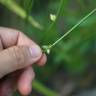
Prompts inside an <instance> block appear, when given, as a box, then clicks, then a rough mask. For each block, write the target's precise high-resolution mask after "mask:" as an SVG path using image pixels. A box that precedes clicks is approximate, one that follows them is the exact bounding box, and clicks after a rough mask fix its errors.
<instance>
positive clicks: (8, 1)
mask: <svg viewBox="0 0 96 96" xmlns="http://www.w3.org/2000/svg"><path fill="white" fill-rule="evenodd" d="M0 3H1V4H2V5H4V6H6V7H7V8H8V9H10V10H11V11H12V12H14V13H15V14H17V15H18V16H19V17H21V18H22V19H25V20H26V16H27V12H26V11H25V10H24V9H23V8H22V7H20V6H19V5H18V4H17V3H16V2H15V1H14V0H0ZM27 17H28V19H27V20H28V22H29V23H30V24H31V25H32V26H33V27H35V28H37V29H40V30H42V29H43V26H41V25H40V24H39V23H38V22H37V21H35V20H34V18H33V17H32V16H30V15H28V16H27Z"/></svg>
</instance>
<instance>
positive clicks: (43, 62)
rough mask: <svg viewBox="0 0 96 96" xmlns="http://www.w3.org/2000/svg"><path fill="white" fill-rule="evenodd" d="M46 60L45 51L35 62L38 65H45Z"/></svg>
mask: <svg viewBox="0 0 96 96" xmlns="http://www.w3.org/2000/svg"><path fill="white" fill-rule="evenodd" d="M46 61H47V56H46V54H45V53H43V54H42V56H41V58H40V59H39V61H37V64H38V65H39V66H43V65H45V63H46Z"/></svg>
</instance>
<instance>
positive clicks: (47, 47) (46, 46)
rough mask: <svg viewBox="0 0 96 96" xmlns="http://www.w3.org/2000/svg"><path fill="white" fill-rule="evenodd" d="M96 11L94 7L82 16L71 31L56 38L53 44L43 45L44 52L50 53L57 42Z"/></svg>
mask: <svg viewBox="0 0 96 96" xmlns="http://www.w3.org/2000/svg"><path fill="white" fill-rule="evenodd" d="M95 11H96V8H95V9H93V10H92V11H91V12H90V13H89V14H87V15H86V16H85V17H84V18H82V19H81V20H80V21H79V22H78V23H77V24H76V25H74V26H73V27H72V28H71V29H70V30H69V31H67V32H66V33H65V34H64V35H63V36H61V37H60V38H59V39H58V40H56V41H55V42H54V43H53V44H50V45H44V46H42V48H43V50H44V52H46V53H47V54H49V53H50V49H51V48H53V47H54V46H55V45H56V44H57V43H59V42H60V41H61V40H62V39H64V38H65V37H66V36H67V35H69V34H70V33H71V32H72V31H73V30H74V29H75V28H77V27H78V26H79V25H80V24H81V23H83V22H84V21H85V20H86V19H87V18H88V17H90V16H91V15H92V14H93V13H94V12H95Z"/></svg>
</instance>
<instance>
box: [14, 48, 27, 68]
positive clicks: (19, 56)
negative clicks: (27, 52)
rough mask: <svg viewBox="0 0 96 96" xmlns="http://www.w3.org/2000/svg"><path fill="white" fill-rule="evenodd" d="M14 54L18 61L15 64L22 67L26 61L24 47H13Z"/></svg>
mask: <svg viewBox="0 0 96 96" xmlns="http://www.w3.org/2000/svg"><path fill="white" fill-rule="evenodd" d="M13 54H14V59H15V61H16V64H15V66H16V67H17V68H21V67H22V65H23V64H24V62H25V56H24V54H23V51H22V49H21V48H20V47H13Z"/></svg>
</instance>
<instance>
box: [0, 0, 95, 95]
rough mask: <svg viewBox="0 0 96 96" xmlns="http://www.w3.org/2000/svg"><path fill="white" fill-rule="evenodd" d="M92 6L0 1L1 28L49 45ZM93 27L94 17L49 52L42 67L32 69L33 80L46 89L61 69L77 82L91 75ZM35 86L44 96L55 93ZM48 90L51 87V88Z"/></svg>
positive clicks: (58, 0)
mask: <svg viewBox="0 0 96 96" xmlns="http://www.w3.org/2000/svg"><path fill="white" fill-rule="evenodd" d="M95 7H96V1H95V0H0V26H7V27H11V28H15V29H19V30H21V31H23V32H24V33H25V34H27V35H28V36H29V37H30V38H32V39H33V40H35V41H36V42H37V43H38V44H39V45H40V46H42V45H48V44H50V43H53V42H54V41H56V40H57V39H58V38H60V36H62V35H63V34H64V33H65V32H66V31H67V30H68V29H69V28H71V27H72V26H73V25H75V24H76V23H77V21H79V20H80V19H81V18H82V17H84V16H85V15H86V14H87V13H89V12H90V11H91V10H92V9H94V8H95ZM50 14H55V15H56V17H57V18H56V21H54V22H52V21H51V20H50V17H49V16H50ZM95 26H96V14H94V15H92V16H91V17H90V18H89V19H88V20H87V21H85V22H84V23H82V24H81V25H80V26H79V27H78V28H76V30H74V31H73V32H72V34H70V35H69V36H67V37H66V38H65V39H64V40H62V41H61V42H60V43H59V44H58V45H57V46H56V47H54V48H53V49H52V51H51V54H50V55H49V56H48V61H47V64H46V65H45V66H44V67H43V68H39V67H37V66H34V68H35V71H36V79H37V80H38V81H39V82H42V84H45V85H46V86H49V85H50V82H51V78H52V77H54V75H55V74H57V73H58V72H59V71H60V70H63V71H64V72H65V73H66V74H67V75H68V76H71V77H72V78H79V79H80V78H82V77H83V76H84V74H86V72H90V70H91V69H90V66H91V68H92V66H93V67H94V66H96V65H95V64H96V59H95V58H96V57H95V56H96V28H95ZM93 69H94V68H93ZM39 82H37V83H36V82H35V84H37V85H36V86H43V87H44V85H42V84H38V83H39ZM35 84H34V86H33V89H36V90H37V91H39V92H41V94H44V96H51V95H50V94H52V96H53V94H54V96H56V93H55V92H54V91H53V93H52V92H49V91H51V90H49V89H47V88H43V87H40V88H38V87H36V86H35ZM48 84H49V85H48ZM50 88H54V86H52V85H50ZM40 89H41V91H40ZM43 89H46V90H49V91H44V90H43ZM54 90H55V88H54ZM44 92H45V93H44Z"/></svg>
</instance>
